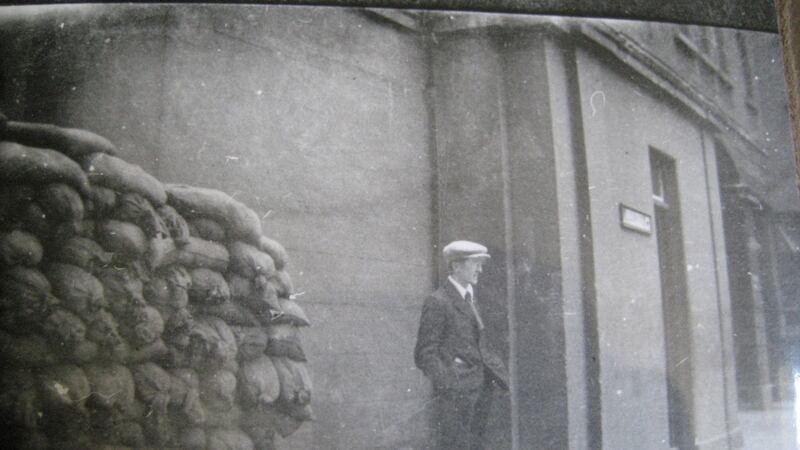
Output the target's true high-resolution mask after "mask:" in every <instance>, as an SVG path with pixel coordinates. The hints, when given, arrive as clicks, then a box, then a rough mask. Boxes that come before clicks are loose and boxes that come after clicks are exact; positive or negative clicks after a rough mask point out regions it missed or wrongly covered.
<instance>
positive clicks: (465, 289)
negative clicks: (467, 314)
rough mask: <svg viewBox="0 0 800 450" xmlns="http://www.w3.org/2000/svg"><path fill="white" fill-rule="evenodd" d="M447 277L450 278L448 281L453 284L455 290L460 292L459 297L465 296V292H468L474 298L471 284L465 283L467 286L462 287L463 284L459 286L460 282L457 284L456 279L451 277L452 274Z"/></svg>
mask: <svg viewBox="0 0 800 450" xmlns="http://www.w3.org/2000/svg"><path fill="white" fill-rule="evenodd" d="M447 279H448V280H450V282H451V283H453V286H455V287H456V290H458V293H459V294H461V298H466V295H467V292H469V295H471V296H472V298H475V294H474V293H473V292H472V285H471V284H467V287H466V288H464V286H461V285H460V284H458V281H456V279H455V278H453V276H452V275H451V276H449V277H447Z"/></svg>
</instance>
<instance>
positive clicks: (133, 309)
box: [0, 114, 313, 449]
mask: <svg viewBox="0 0 800 450" xmlns="http://www.w3.org/2000/svg"><path fill="white" fill-rule="evenodd" d="M0 123H1V124H2V126H0V363H2V364H3V366H4V367H5V368H7V369H5V370H4V371H3V372H2V373H1V374H0V387H2V388H3V390H2V391H1V392H0V419H2V423H3V425H2V427H3V428H2V432H3V433H4V436H8V439H7V442H8V444H9V445H10V446H12V447H15V448H17V447H18V448H49V447H53V446H55V447H58V448H102V447H106V448H125V447H127V448H142V447H153V448H169V447H174V448H191V449H195V448H196V449H253V448H272V447H273V439H274V437H275V435H280V436H283V437H285V436H288V435H289V434H291V433H292V432H294V431H295V430H296V429H297V428H298V427H299V426H300V425H301V424H302V423H303V422H304V421H307V420H311V419H312V417H313V414H312V412H311V407H310V400H311V380H310V377H309V375H308V370H307V368H306V356H305V354H304V352H303V349H302V346H301V344H300V339H299V337H300V333H299V330H300V329H301V328H302V327H305V326H308V325H309V324H310V323H309V320H308V318H307V317H306V315H305V313H304V311H303V309H302V308H301V306H300V305H299V304H297V302H296V301H295V300H296V297H295V295H294V287H293V285H292V281H291V278H290V277H289V274H288V272H287V271H286V265H287V262H288V257H287V254H286V250H285V249H284V248H283V246H282V245H281V244H280V243H278V242H277V241H275V240H273V239H270V238H268V237H266V236H263V235H262V231H261V223H260V219H259V217H258V215H257V214H256V213H255V212H254V211H252V210H251V209H249V208H248V207H247V206H246V205H244V204H243V203H241V202H239V201H237V200H235V199H234V198H232V197H230V196H228V195H227V194H225V193H223V192H220V191H217V190H213V189H208V188H199V187H192V186H186V185H177V184H167V185H164V184H162V183H161V182H160V181H158V180H157V179H156V178H154V177H153V176H151V175H150V174H148V173H147V172H145V171H144V170H143V169H142V168H141V167H139V166H136V165H133V164H130V163H128V162H126V161H125V160H123V159H122V158H120V157H118V156H117V150H116V148H115V147H114V145H113V144H112V143H111V142H109V141H108V140H107V139H105V138H102V137H101V136H98V135H96V134H94V133H91V132H88V131H84V130H77V129H67V128H61V127H57V126H53V125H43V124H30V123H22V122H14V121H8V120H7V119H5V117H3V116H2V114H0Z"/></svg>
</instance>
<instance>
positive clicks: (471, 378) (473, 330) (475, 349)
mask: <svg viewBox="0 0 800 450" xmlns="http://www.w3.org/2000/svg"><path fill="white" fill-rule="evenodd" d="M476 306H477V305H476ZM483 334H484V333H483V332H482V331H481V330H480V329H479V328H478V322H477V320H476V319H475V314H473V312H472V309H471V308H470V306H469V304H468V303H467V301H466V300H464V299H463V298H462V297H461V294H459V293H458V290H456V288H455V286H453V284H452V283H451V282H450V281H449V280H448V281H445V283H444V285H443V286H442V287H440V288H439V289H438V290H436V291H435V292H434V293H433V294H431V295H430V296H428V298H426V299H425V303H424V305H423V306H422V316H421V317H420V324H419V333H418V334H417V345H416V347H415V349H414V362H415V363H416V365H417V367H419V368H420V369H421V370H422V371H423V372H424V373H425V375H426V376H427V377H428V378H430V380H431V381H432V382H433V386H434V388H435V389H437V390H442V389H456V390H469V389H477V388H478V387H480V386H481V384H483V382H484V372H485V370H484V369H487V370H488V374H489V375H490V376H491V377H492V378H494V380H495V381H496V382H497V383H498V384H499V386H500V387H501V388H503V389H508V372H507V370H506V367H505V364H503V361H502V360H501V359H500V358H499V357H498V356H497V355H496V354H495V353H494V352H493V351H492V350H491V348H490V346H489V345H488V342H487V341H486V338H485V337H484V336H483Z"/></svg>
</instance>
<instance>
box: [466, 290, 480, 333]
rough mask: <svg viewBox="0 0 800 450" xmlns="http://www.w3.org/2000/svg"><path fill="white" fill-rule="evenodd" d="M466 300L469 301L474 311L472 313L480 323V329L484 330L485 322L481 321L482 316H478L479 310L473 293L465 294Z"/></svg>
mask: <svg viewBox="0 0 800 450" xmlns="http://www.w3.org/2000/svg"><path fill="white" fill-rule="evenodd" d="M464 300H466V301H467V303H468V304H469V307H470V309H472V313H473V314H475V320H476V321H478V329H479V330H483V320H481V315H480V314H478V308H476V307H475V300H474V299H473V298H472V293H470V292H469V291H467V292H466V293H465V294H464Z"/></svg>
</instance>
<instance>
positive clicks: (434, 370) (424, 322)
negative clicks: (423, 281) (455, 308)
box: [414, 296, 451, 387]
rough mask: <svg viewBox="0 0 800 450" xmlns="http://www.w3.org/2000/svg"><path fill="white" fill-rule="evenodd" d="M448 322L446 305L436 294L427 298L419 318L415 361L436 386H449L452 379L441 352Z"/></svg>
mask: <svg viewBox="0 0 800 450" xmlns="http://www.w3.org/2000/svg"><path fill="white" fill-rule="evenodd" d="M446 324H447V310H446V309H445V305H444V304H442V302H441V300H440V299H438V298H436V297H434V296H430V297H428V298H426V299H425V304H424V305H423V306H422V315H421V316H420V320H419V332H418V333H417V345H416V347H415V348H414V363H415V364H416V365H417V367H419V368H420V369H421V370H422V372H423V373H425V375H426V376H427V377H428V378H430V379H431V381H432V382H433V385H434V386H435V387H447V386H448V385H450V381H451V380H450V379H449V378H450V377H449V375H450V371H449V368H448V367H447V366H446V365H445V363H444V361H442V359H441V356H440V353H439V349H440V347H441V345H442V341H443V335H444V329H445V325H446Z"/></svg>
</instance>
